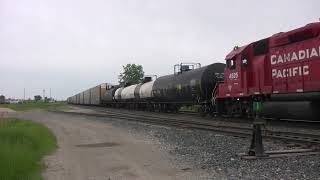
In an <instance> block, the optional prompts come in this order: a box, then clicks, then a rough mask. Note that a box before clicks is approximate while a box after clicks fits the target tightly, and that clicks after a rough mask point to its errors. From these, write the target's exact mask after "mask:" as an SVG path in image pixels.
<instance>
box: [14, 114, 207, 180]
mask: <svg viewBox="0 0 320 180" xmlns="http://www.w3.org/2000/svg"><path fill="white" fill-rule="evenodd" d="M14 116H16V117H17V116H18V117H20V118H25V119H32V120H35V121H39V122H42V123H44V124H45V125H47V126H48V127H49V128H50V129H52V131H53V132H54V133H55V134H56V136H57V140H58V145H59V148H58V150H57V152H56V153H54V154H52V155H50V156H47V157H46V158H45V162H46V164H47V166H48V168H47V171H46V172H45V174H44V178H45V179H48V180H73V179H74V180H100V179H101V180H109V179H110V180H114V179H116V180H118V179H121V180H122V179H124V180H127V179H129V180H130V179H139V180H158V179H159V180H166V179H198V177H201V176H202V174H205V172H203V170H201V169H200V170H194V171H190V170H189V169H183V168H179V165H180V166H181V167H186V166H187V165H184V164H183V163H179V164H176V163H175V162H174V161H172V160H173V159H174V158H173V157H172V155H170V154H169V153H167V152H166V151H163V150H161V148H160V147H159V143H158V142H157V141H153V140H152V139H150V138H147V137H144V136H142V134H140V133H135V134H133V133H134V132H130V131H128V129H130V127H125V128H124V127H123V126H121V122H118V124H117V126H114V125H113V124H114V120H111V119H106V118H95V117H86V116H74V115H66V114H57V113H51V112H46V111H40V110H38V111H32V112H25V113H18V114H15V115H14ZM97 120H99V121H97ZM119 123H120V124H119ZM124 125H128V124H126V123H124ZM120 127H121V128H120Z"/></svg>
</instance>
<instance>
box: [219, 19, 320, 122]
mask: <svg viewBox="0 0 320 180" xmlns="http://www.w3.org/2000/svg"><path fill="white" fill-rule="evenodd" d="M226 64H227V66H226V68H225V70H224V82H220V83H218V85H217V87H216V91H215V92H213V94H214V95H213V104H214V107H216V112H217V113H219V114H229V115H251V114H252V111H253V108H252V107H253V102H255V101H258V102H261V103H262V104H263V111H262V114H263V115H264V116H266V117H275V118H286V119H290V118H292V119H308V120H316V119H317V118H318V117H319V112H318V111H319V110H320V109H319V107H320V105H319V102H320V101H319V100H320V23H312V24H308V25H306V26H304V27H302V28H299V29H295V30H292V31H289V32H281V33H278V34H275V35H273V36H271V37H269V38H266V39H262V40H259V41H256V42H253V43H250V44H248V45H245V46H242V47H235V48H234V49H233V51H231V52H230V53H229V54H228V55H227V56H226Z"/></svg>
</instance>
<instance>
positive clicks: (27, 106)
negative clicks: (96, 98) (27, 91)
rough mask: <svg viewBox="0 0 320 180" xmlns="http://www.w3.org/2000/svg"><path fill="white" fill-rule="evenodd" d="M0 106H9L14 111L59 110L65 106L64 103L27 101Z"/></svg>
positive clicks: (0, 105)
mask: <svg viewBox="0 0 320 180" xmlns="http://www.w3.org/2000/svg"><path fill="white" fill-rule="evenodd" d="M0 107H4V108H10V109H13V110H15V111H28V110H32V109H48V110H59V109H65V108H67V107H68V106H67V104H66V103H44V102H28V103H21V104H0Z"/></svg>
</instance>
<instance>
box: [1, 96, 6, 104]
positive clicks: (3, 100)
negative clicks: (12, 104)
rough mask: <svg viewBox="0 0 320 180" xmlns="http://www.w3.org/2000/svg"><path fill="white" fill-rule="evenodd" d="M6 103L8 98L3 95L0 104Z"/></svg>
mask: <svg viewBox="0 0 320 180" xmlns="http://www.w3.org/2000/svg"><path fill="white" fill-rule="evenodd" d="M5 103H6V97H5V96H3V95H1V96H0V104H5Z"/></svg>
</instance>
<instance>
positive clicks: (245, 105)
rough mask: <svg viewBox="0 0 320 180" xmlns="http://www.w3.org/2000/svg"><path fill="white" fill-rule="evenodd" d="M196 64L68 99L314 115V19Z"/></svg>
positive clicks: (318, 34) (318, 55) (317, 102)
mask: <svg viewBox="0 0 320 180" xmlns="http://www.w3.org/2000/svg"><path fill="white" fill-rule="evenodd" d="M198 66H199V65H198V64H179V65H176V66H175V70H176V69H178V70H179V71H177V72H175V73H174V74H172V75H167V76H162V77H159V78H158V79H156V80H152V79H151V78H145V80H144V82H143V83H140V84H134V85H130V86H127V87H120V86H111V85H109V84H104V85H103V86H101V85H100V86H99V87H100V90H94V88H92V89H89V90H87V91H84V92H82V93H79V94H77V95H75V96H72V97H70V98H68V102H69V103H73V104H87V105H90V104H95V105H105V106H111V107H127V108H134V109H144V110H155V111H177V109H178V108H179V107H181V106H186V105H187V106H188V105H195V106H198V107H199V108H198V109H199V110H200V112H201V113H203V114H206V113H210V114H216V115H232V116H251V115H252V114H253V104H254V103H256V102H259V103H261V104H262V107H263V108H262V115H263V116H264V117H270V118H281V119H301V120H317V119H318V118H319V115H320V111H319V110H320V109H319V107H320V23H312V24H308V25H306V26H304V27H302V28H299V29H295V30H292V31H289V32H281V33H277V34H275V35H273V36H271V37H268V38H265V39H262V40H259V41H256V42H253V43H250V44H247V45H245V46H242V47H235V48H234V49H233V50H232V51H231V52H230V53H229V54H228V55H227V56H226V64H223V63H214V64H211V65H208V66H204V67H198ZM176 67H177V68H176ZM95 88H98V86H97V87H95ZM98 89H99V88H98ZM101 89H104V90H101ZM92 92H93V93H92Z"/></svg>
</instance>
